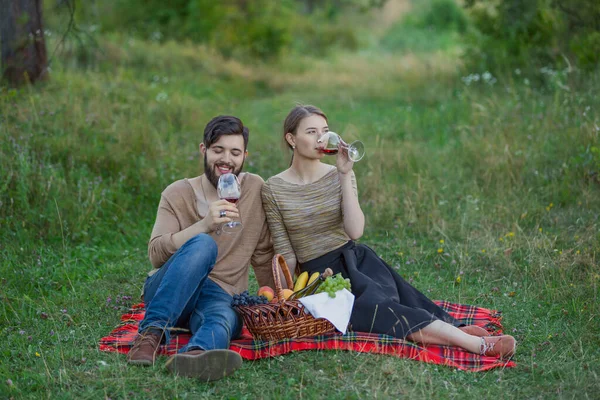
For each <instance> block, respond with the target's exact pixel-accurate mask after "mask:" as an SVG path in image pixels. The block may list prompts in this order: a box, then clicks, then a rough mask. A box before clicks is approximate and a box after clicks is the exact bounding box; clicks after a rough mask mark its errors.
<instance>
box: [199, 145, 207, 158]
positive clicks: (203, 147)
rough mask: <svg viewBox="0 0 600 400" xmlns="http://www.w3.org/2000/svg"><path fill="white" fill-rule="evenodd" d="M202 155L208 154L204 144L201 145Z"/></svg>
mask: <svg viewBox="0 0 600 400" xmlns="http://www.w3.org/2000/svg"><path fill="white" fill-rule="evenodd" d="M200 153H202V155H205V154H206V146H205V145H204V143H200Z"/></svg>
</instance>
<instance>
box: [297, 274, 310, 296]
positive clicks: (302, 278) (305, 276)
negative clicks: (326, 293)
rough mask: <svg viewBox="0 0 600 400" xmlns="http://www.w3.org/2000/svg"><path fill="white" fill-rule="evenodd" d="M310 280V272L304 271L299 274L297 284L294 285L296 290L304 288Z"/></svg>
mask: <svg viewBox="0 0 600 400" xmlns="http://www.w3.org/2000/svg"><path fill="white" fill-rule="evenodd" d="M307 281H308V272H306V271H304V272H303V273H301V274H300V275H299V276H298V279H296V284H295V285H294V292H297V291H299V290H302V289H304V288H305V287H306V282H307Z"/></svg>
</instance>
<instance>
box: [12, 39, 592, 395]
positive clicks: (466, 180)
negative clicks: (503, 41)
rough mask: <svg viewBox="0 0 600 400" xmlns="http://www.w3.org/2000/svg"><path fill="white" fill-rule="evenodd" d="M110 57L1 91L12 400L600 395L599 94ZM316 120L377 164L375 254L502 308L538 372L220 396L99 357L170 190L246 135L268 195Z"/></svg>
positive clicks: (356, 358)
mask: <svg viewBox="0 0 600 400" xmlns="http://www.w3.org/2000/svg"><path fill="white" fill-rule="evenodd" d="M392 29H394V28H392ZM390 32H391V33H390ZM390 32H388V33H387V34H388V36H389V35H393V31H390ZM421 34H425V33H423V32H421ZM439 40H445V39H439ZM100 43H101V45H102V52H97V54H94V56H93V57H92V62H91V63H89V64H86V65H81V64H80V61H78V60H80V58H78V57H77V54H72V53H68V52H67V53H63V54H61V57H60V59H59V60H57V63H56V64H55V65H54V66H53V73H52V77H51V79H50V80H49V81H48V82H47V83H44V84H40V85H38V86H36V87H34V88H23V89H20V90H17V91H15V90H9V89H6V88H3V89H0V90H1V91H0V135H1V136H0V137H1V140H0V227H1V229H0V254H1V261H0V299H1V305H0V329H1V334H2V336H3V338H4V340H2V342H0V359H1V360H2V362H1V363H0V376H1V377H2V380H1V381H0V397H3V398H4V397H7V398H10V397H14V398H41V397H47V398H102V397H106V398H112V399H115V398H174V397H176V398H209V397H211V398H212V397H215V396H216V397H219V398H367V397H376V398H392V397H399V396H406V397H408V396H411V397H413V396H414V397H417V398H431V397H434V398H454V397H468V398H471V397H473V398H491V397H497V396H500V397H501V398H505V397H506V398H548V397H550V398H594V397H597V393H598V392H599V391H600V384H599V383H598V382H600V380H599V379H598V374H599V373H600V368H599V365H600V363H599V362H600V350H599V345H600V340H599V339H598V338H599V337H600V326H599V323H598V322H597V321H598V318H599V317H600V316H599V313H600V309H599V306H598V304H599V299H598V295H599V284H600V268H599V267H598V255H599V252H600V222H599V215H600V214H599V213H600V175H599V174H600V153H599V152H598V147H599V146H598V143H599V140H598V139H599V138H598V136H599V128H598V126H600V121H599V117H598V113H597V110H598V109H599V108H600V100H599V99H598V96H596V95H595V94H596V93H598V91H599V90H600V76H599V75H598V74H596V75H586V76H582V75H579V74H578V73H572V74H570V75H567V76H564V77H561V78H560V79H561V81H560V82H559V83H560V84H556V85H553V84H551V83H549V84H547V85H546V86H543V87H539V88H532V87H531V86H530V85H527V84H526V82H525V81H524V79H523V77H520V76H514V77H498V82H496V83H495V84H493V85H492V84H486V83H484V82H481V81H480V82H478V83H473V84H471V85H466V84H464V83H463V82H462V80H461V75H464V73H463V74H461V73H459V72H457V71H458V66H459V61H458V59H457V58H456V55H455V52H454V50H451V49H450V50H449V49H443V48H442V49H434V50H436V51H433V52H428V51H423V52H418V51H417V52H413V51H411V52H404V51H402V52H400V51H395V52H392V51H390V50H386V48H385V46H383V45H382V46H374V47H372V48H369V49H363V50H361V51H360V52H357V53H337V54H330V55H328V57H327V58H318V59H314V58H310V57H301V56H298V57H291V58H289V59H285V60H282V61H281V62H279V63H278V64H275V65H271V64H260V63H247V62H246V63H243V62H237V61H235V60H225V59H222V58H221V57H220V56H218V55H217V54H216V53H215V52H214V51H212V50H210V49H208V48H204V47H198V46H193V45H189V44H187V45H182V44H175V43H166V44H164V45H160V46H159V45H156V44H153V43H146V42H141V41H137V40H130V39H129V38H122V37H116V36H110V37H107V36H105V37H100ZM442 47H443V46H442ZM438 50H439V51H438ZM415 54H417V55H415ZM472 72H474V73H476V72H479V73H481V71H472ZM555 83H556V82H555ZM565 88H567V89H565ZM298 101H300V102H305V103H314V104H316V105H318V106H320V107H321V108H322V109H324V110H325V112H326V113H327V114H328V116H329V120H330V126H331V127H332V128H333V129H335V130H338V131H341V132H342V133H344V136H347V137H349V138H352V137H354V138H360V139H361V140H363V141H364V142H365V143H366V145H367V157H366V158H365V159H364V160H363V161H361V162H360V163H357V164H356V166H355V171H356V174H357V177H358V180H359V194H360V199H361V204H362V206H363V209H364V210H365V213H366V215H367V220H368V222H367V230H366V234H365V236H364V237H363V238H362V239H361V242H363V243H365V244H368V245H370V246H372V247H373V248H374V249H376V251H377V252H378V253H379V254H380V255H381V256H382V257H383V258H384V259H385V260H387V261H389V263H390V265H393V266H394V267H395V268H397V269H398V271H399V272H400V273H401V274H402V275H404V276H405V277H406V278H407V279H409V280H411V281H412V283H413V284H414V285H415V286H416V287H417V288H419V289H420V290H422V291H423V292H425V293H426V294H427V295H428V296H430V297H431V298H434V299H447V300H450V301H456V302H464V303H471V304H478V305H481V306H484V307H491V308H497V309H501V310H502V311H503V313H504V324H505V326H506V331H507V332H508V333H511V334H513V335H515V337H516V338H517V340H518V342H519V348H518V352H517V356H516V361H517V365H518V366H517V368H514V369H507V370H494V371H489V372H485V373H465V372H460V371H456V370H453V369H451V368H447V367H441V366H435V365H429V364H422V363H418V362H413V361H407V360H402V359H396V358H393V357H383V356H376V355H366V354H354V353H344V352H305V353H296V354H291V355H286V356H284V357H276V358H273V359H268V360H262V361H257V362H245V363H244V364H243V367H242V369H241V370H240V371H238V372H236V374H235V375H234V376H232V377H231V378H228V379H226V380H223V381H220V382H217V383H213V384H203V383H198V382H196V381H194V380H191V379H182V378H177V377H173V376H171V375H169V374H168V373H167V372H166V371H165V370H164V369H163V368H162V363H163V362H164V361H161V364H159V365H157V366H156V367H155V368H151V369H140V368H132V367H129V366H127V365H126V363H125V357H124V356H121V355H116V354H111V353H101V352H99V351H98V348H97V342H98V340H99V338H100V337H102V336H104V335H106V334H107V333H108V332H110V330H111V329H112V328H113V327H114V326H116V325H117V324H118V322H119V316H120V314H121V313H122V312H123V311H124V310H126V309H127V308H128V307H129V306H130V305H131V304H133V303H136V302H137V301H138V296H139V293H140V291H141V286H142V284H143V279H144V275H145V273H146V271H147V270H148V269H149V268H150V265H149V262H148V261H147V256H146V243H147V240H148V237H149V234H150V230H151V227H152V224H153V222H154V217H155V212H156V206H157V204H158V200H159V195H160V192H161V191H162V189H163V188H164V187H165V186H166V185H168V184H169V183H171V182H172V181H173V180H176V179H179V178H181V177H190V176H194V175H196V174H199V173H200V160H199V157H198V154H197V148H198V143H199V141H200V140H201V137H202V131H203V128H204V125H205V124H206V122H207V121H208V120H209V119H210V118H211V117H212V116H214V115H216V114H219V113H228V114H234V115H238V116H240V117H241V118H242V119H243V120H244V121H245V123H246V124H247V125H248V126H249V127H250V130H251V139H250V147H249V151H250V158H249V159H248V161H247V163H246V165H247V168H248V170H250V171H252V172H255V173H259V174H261V175H262V176H263V177H265V178H267V177H269V176H271V175H273V174H275V173H277V172H278V171H280V170H281V169H284V168H285V167H286V166H287V164H288V162H289V154H287V153H285V152H284V151H283V150H282V151H281V152H278V151H275V150H274V149H279V148H280V147H279V144H280V142H281V132H280V129H281V125H282V121H283V118H284V117H285V115H286V113H287V112H288V110H289V109H290V108H291V107H293V105H294V104H295V103H296V102H298ZM441 240H443V243H441V242H440V241H441ZM438 249H442V250H441V252H438ZM457 277H460V278H461V279H460V283H457V279H456V278H457ZM252 287H253V288H254V289H255V288H256V283H255V282H254V281H252ZM123 296H125V298H123ZM108 298H110V301H108V300H107V299H108ZM594 393H596V394H594Z"/></svg>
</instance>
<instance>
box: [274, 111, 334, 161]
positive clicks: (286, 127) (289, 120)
mask: <svg viewBox="0 0 600 400" xmlns="http://www.w3.org/2000/svg"><path fill="white" fill-rule="evenodd" d="M311 115H319V116H321V117H323V118H325V121H327V116H326V115H325V113H324V112H323V111H322V110H321V109H320V108H318V107H315V106H311V105H310V104H298V105H297V106H296V107H294V108H292V110H291V111H290V112H289V113H288V115H287V117H285V120H284V121H283V140H284V142H285V144H287V146H288V147H289V148H290V149H292V150H293V148H292V145H291V144H289V143H288V141H287V140H286V138H285V135H286V134H287V133H288V132H289V133H291V134H292V135H295V134H296V130H297V129H298V125H300V121H302V120H303V119H304V118H306V117H310V116H311ZM293 159H294V154H292V160H293ZM290 165H291V161H290Z"/></svg>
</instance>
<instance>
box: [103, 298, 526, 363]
mask: <svg viewBox="0 0 600 400" xmlns="http://www.w3.org/2000/svg"><path fill="white" fill-rule="evenodd" d="M436 303H437V304H438V305H439V306H440V307H442V308H443V309H444V310H446V311H447V312H448V313H449V314H450V315H452V316H453V317H454V318H456V319H458V320H460V321H461V322H463V323H464V324H466V325H478V326H481V327H484V328H485V329H487V330H488V331H489V332H491V333H493V334H500V333H502V325H501V323H500V320H501V318H502V316H501V314H500V312H499V311H496V310H489V309H486V308H481V307H475V306H470V305H464V304H455V303H450V302H446V301H436ZM144 313H145V309H144V305H143V304H137V305H135V306H133V308H132V309H131V312H129V313H126V314H123V316H121V321H122V323H121V325H120V326H118V327H117V328H115V329H114V330H113V331H112V332H111V333H110V334H109V335H108V336H106V337H103V338H102V339H100V350H101V351H111V352H119V353H123V354H126V353H128V352H129V350H130V349H131V345H132V343H133V340H134V339H135V336H136V334H137V330H138V324H139V321H141V320H142V319H144ZM189 338H190V334H189V332H188V331H185V330H178V329H174V330H173V331H172V333H171V340H170V342H169V343H167V344H163V345H161V348H160V351H159V352H160V354H163V355H170V354H174V353H176V352H177V349H179V348H181V347H183V346H185V345H186V344H187V342H188V340H189ZM230 349H231V350H233V351H236V352H238V353H239V354H240V355H241V356H242V357H243V358H245V359H247V360H258V359H260V358H267V357H275V356H280V355H282V354H287V353H289V352H292V351H300V350H348V351H358V352H362V353H375V354H387V355H392V356H396V357H401V358H408V359H411V360H418V361H424V362H427V363H433V364H440V365H446V366H449V367H453V368H457V369H460V370H465V371H473V372H476V371H486V370H489V369H492V368H499V367H500V368H508V367H515V366H516V364H515V362H514V361H503V360H500V359H498V358H495V357H484V356H480V355H477V354H473V353H470V352H468V351H465V350H463V349H461V348H459V347H454V346H437V345H430V346H420V345H417V344H415V343H413V342H409V341H405V340H403V339H397V338H394V337H392V336H388V335H378V334H372V333H365V332H348V333H346V334H345V335H341V334H329V335H321V336H315V337H308V338H301V339H284V340H277V341H270V342H269V341H261V340H254V339H253V338H252V336H251V335H250V332H248V330H247V329H246V328H245V327H244V329H243V330H242V335H241V337H240V338H239V339H237V340H233V341H232V342H231V347H230Z"/></svg>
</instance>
